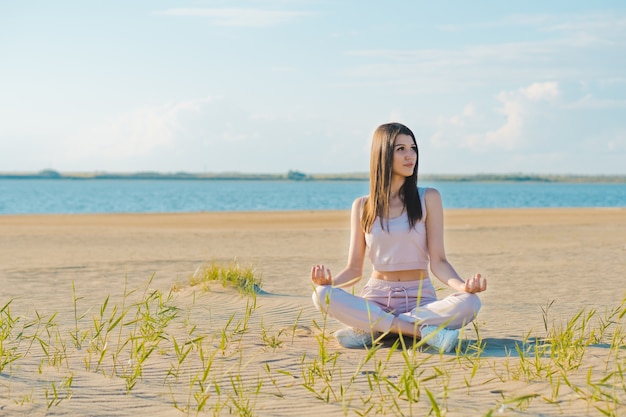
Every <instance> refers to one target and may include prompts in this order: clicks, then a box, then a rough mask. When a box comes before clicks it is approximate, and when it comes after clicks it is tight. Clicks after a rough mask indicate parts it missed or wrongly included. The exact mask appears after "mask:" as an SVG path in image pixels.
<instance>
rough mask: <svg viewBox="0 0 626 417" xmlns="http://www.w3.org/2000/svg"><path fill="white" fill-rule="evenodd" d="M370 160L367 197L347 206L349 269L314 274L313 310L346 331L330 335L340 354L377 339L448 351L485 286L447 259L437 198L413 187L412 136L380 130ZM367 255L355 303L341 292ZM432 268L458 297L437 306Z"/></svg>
mask: <svg viewBox="0 0 626 417" xmlns="http://www.w3.org/2000/svg"><path fill="white" fill-rule="evenodd" d="M370 158H371V159H370V194H369V195H368V196H364V197H360V198H357V199H356V200H355V201H354V203H353V204H352V215H351V234H350V250H349V254H348V264H347V265H346V267H345V268H344V269H343V270H342V271H341V272H340V273H338V274H337V275H336V276H335V277H333V276H332V275H331V272H330V270H329V269H328V268H326V267H325V266H324V265H315V266H314V267H313V268H311V280H312V281H313V283H314V284H315V291H314V293H313V303H314V304H315V306H316V307H317V309H318V310H320V311H321V312H323V313H327V314H328V315H329V316H330V317H333V318H335V319H336V320H338V321H340V322H342V323H343V324H345V325H347V326H349V328H346V329H342V330H339V331H337V332H335V337H336V338H337V340H338V341H339V343H340V344H341V345H342V346H344V347H347V348H357V347H364V346H371V345H372V343H373V341H374V340H375V339H376V338H377V337H378V336H379V334H380V333H383V334H387V333H398V334H402V335H405V336H410V337H416V338H423V339H424V341H425V343H427V344H429V345H431V346H433V347H435V348H437V349H439V350H440V351H443V352H449V351H451V350H452V349H453V348H455V347H456V345H457V342H458V337H459V330H458V329H460V328H462V327H463V326H465V325H466V324H467V323H469V322H471V321H472V320H474V318H475V317H476V314H477V313H478V310H479V309H480V306H481V303H480V299H479V298H478V296H477V295H476V293H478V292H481V291H485V290H486V289H487V282H486V280H485V279H484V278H482V277H481V276H480V274H476V275H475V276H473V277H471V278H469V279H467V280H463V279H461V277H460V276H459V275H458V274H457V272H456V271H455V270H454V268H453V267H452V265H451V264H450V263H449V262H448V260H447V258H446V253H445V249H444V242H443V208H442V204H441V196H440V195H439V192H438V191H437V190H436V189H434V188H422V187H419V188H418V187H417V168H418V150H417V143H416V141H415V135H413V132H411V130H410V129H409V128H408V127H406V126H404V125H402V124H400V123H388V124H384V125H381V126H379V127H378V128H377V129H376V131H375V132H374V136H373V138H372V150H371V157H370ZM366 253H367V254H368V255H369V259H370V261H371V263H372V267H373V271H372V276H371V277H370V279H369V281H368V282H367V284H366V285H365V286H364V287H363V290H362V292H361V296H360V297H359V296H355V295H352V294H351V293H350V292H348V291H346V290H345V288H347V287H351V286H353V285H354V284H356V283H357V282H358V281H359V280H360V279H361V275H362V272H363V262H364V259H365V255H366ZM429 267H430V271H432V273H433V274H434V275H435V277H437V278H438V279H439V280H440V281H442V282H443V283H445V284H446V285H448V286H450V287H451V288H453V289H454V290H456V291H457V293H455V294H452V295H450V296H448V297H446V298H443V299H441V300H438V299H437V296H436V294H435V289H434V287H433V284H432V282H431V281H430V278H429V272H428V271H429Z"/></svg>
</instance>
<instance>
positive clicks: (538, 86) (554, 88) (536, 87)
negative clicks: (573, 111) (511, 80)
mask: <svg viewBox="0 0 626 417" xmlns="http://www.w3.org/2000/svg"><path fill="white" fill-rule="evenodd" d="M520 93H521V94H522V95H523V96H525V97H526V98H528V99H530V100H533V101H537V100H550V99H553V98H555V97H557V96H558V95H559V86H558V84H557V83H555V82H545V83H534V84H532V85H530V86H528V87H526V88H522V89H520Z"/></svg>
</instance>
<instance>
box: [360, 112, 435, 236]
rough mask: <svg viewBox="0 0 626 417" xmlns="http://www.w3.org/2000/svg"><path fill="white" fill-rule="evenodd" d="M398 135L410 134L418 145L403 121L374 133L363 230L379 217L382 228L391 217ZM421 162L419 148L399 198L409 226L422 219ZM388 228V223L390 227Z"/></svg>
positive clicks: (370, 226) (380, 128)
mask: <svg viewBox="0 0 626 417" xmlns="http://www.w3.org/2000/svg"><path fill="white" fill-rule="evenodd" d="M398 135H408V136H410V137H411V138H412V139H413V143H414V144H415V149H417V142H416V140H415V135H414V134H413V132H412V131H411V129H409V128H408V127H406V126H405V125H403V124H400V123H386V124H383V125H380V126H378V128H377V129H376V130H375V131H374V135H373V137H372V150H371V154H370V194H369V198H368V199H367V200H366V201H365V205H364V206H363V212H362V213H361V225H362V226H363V230H365V232H367V233H369V232H370V231H371V230H372V224H374V221H375V220H376V217H379V218H380V224H381V227H383V229H384V228H385V224H384V223H383V219H385V222H388V220H389V200H390V199H391V176H392V174H393V154H394V143H395V140H396V137H397V136H398ZM418 165H419V151H417V161H416V163H415V168H414V169H413V174H412V175H411V176H410V177H406V179H405V180H404V184H403V185H402V187H400V191H399V194H400V198H401V199H402V201H403V202H404V206H405V208H406V212H407V215H408V217H409V226H410V227H411V228H412V227H413V226H415V223H417V222H418V221H420V220H421V219H422V213H423V211H422V204H421V203H420V198H419V192H418V191H417V167H418ZM387 229H388V227H387Z"/></svg>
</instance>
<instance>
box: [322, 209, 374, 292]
mask: <svg viewBox="0 0 626 417" xmlns="http://www.w3.org/2000/svg"><path fill="white" fill-rule="evenodd" d="M362 204H363V200H362V198H357V199H356V200H354V202H353V203H352V214H351V215H350V250H349V252H348V264H347V265H346V267H345V268H344V269H343V270H342V271H341V272H339V273H338V274H337V276H336V277H335V278H333V277H332V275H331V273H330V269H328V268H326V267H324V265H315V266H314V267H313V268H311V280H312V281H313V283H314V284H316V285H333V286H335V287H351V286H353V285H354V284H356V283H357V282H359V280H360V279H361V275H362V274H363V261H364V259H365V232H364V231H363V228H362V227H361V207H362Z"/></svg>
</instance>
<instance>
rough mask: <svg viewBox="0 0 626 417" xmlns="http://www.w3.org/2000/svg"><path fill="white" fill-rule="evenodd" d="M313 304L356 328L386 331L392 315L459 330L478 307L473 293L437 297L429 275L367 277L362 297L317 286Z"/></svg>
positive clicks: (468, 321) (340, 290)
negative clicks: (389, 278)
mask: <svg viewBox="0 0 626 417" xmlns="http://www.w3.org/2000/svg"><path fill="white" fill-rule="evenodd" d="M313 304H315V307H317V309H318V310H319V311H320V312H322V313H326V314H328V316H330V317H332V318H334V319H335V320H338V321H340V322H341V323H343V324H345V325H347V326H349V327H353V328H356V329H362V330H366V331H376V332H382V333H385V332H388V331H389V329H390V328H391V323H392V321H393V319H394V317H399V318H400V319H401V320H406V321H407V322H409V323H417V324H418V326H422V325H433V326H441V325H445V327H446V328H448V329H460V328H461V327H463V326H465V325H466V324H468V323H470V322H471V321H472V320H474V318H475V317H476V314H478V310H480V306H481V303H480V299H479V298H478V296H477V295H476V294H470V293H455V294H451V295H449V296H447V297H446V298H443V299H441V300H437V295H436V294H435V288H434V287H433V284H432V282H431V281H430V279H429V278H426V279H423V280H418V281H404V282H389V281H384V280H380V279H375V278H370V279H369V281H368V282H367V284H366V285H365V286H364V287H363V290H362V291H361V296H356V295H352V294H350V293H349V292H347V291H346V290H343V289H341V288H335V287H332V286H326V285H325V286H316V287H315V291H314V292H313Z"/></svg>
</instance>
